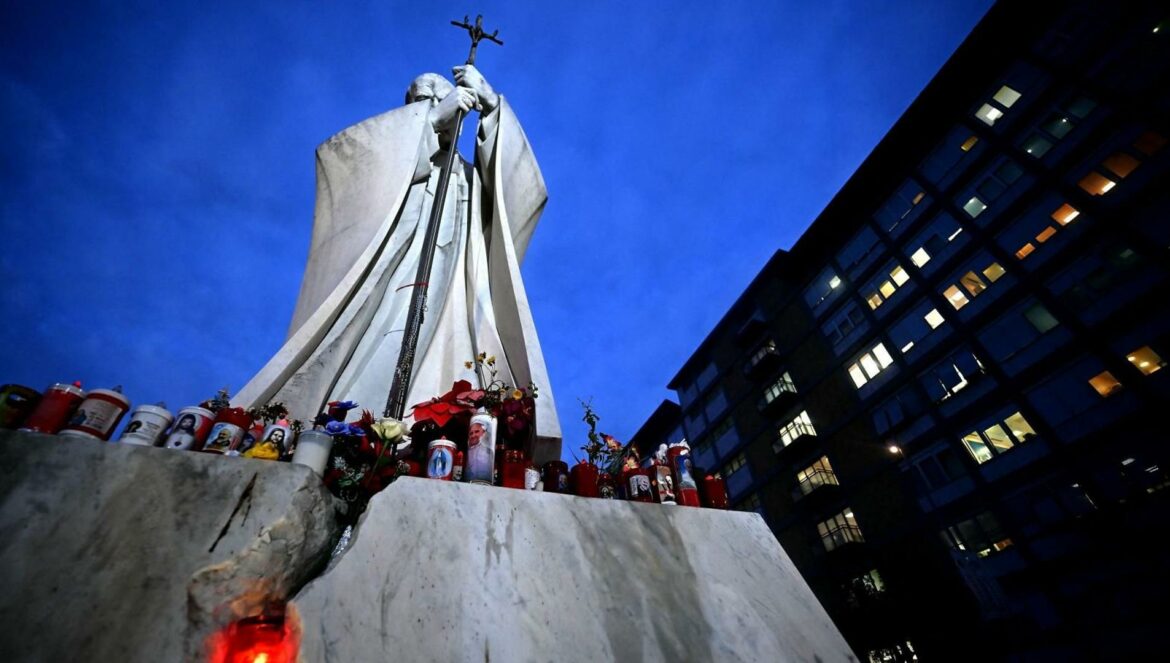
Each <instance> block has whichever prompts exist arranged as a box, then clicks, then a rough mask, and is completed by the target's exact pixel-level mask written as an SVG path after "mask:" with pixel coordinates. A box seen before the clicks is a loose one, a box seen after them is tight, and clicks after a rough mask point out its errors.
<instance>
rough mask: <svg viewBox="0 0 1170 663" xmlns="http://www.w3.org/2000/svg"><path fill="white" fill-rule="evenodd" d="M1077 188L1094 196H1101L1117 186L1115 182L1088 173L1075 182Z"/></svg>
mask: <svg viewBox="0 0 1170 663" xmlns="http://www.w3.org/2000/svg"><path fill="white" fill-rule="evenodd" d="M1077 186H1079V187H1081V188H1082V189H1084V190H1085V191H1087V192H1089V193H1091V194H1093V195H1094V196H1103V195H1105V194H1107V193H1109V190H1110V189H1112V188H1113V187H1115V186H1117V182H1114V181H1113V180H1111V179H1109V178H1108V177H1105V176H1104V175H1102V174H1101V173H1089V174H1088V175H1085V176H1084V177H1083V178H1081V181H1080V182H1077Z"/></svg>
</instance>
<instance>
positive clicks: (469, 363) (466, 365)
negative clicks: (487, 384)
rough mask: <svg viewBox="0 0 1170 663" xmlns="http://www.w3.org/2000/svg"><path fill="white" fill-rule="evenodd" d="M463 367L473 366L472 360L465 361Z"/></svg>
mask: <svg viewBox="0 0 1170 663" xmlns="http://www.w3.org/2000/svg"><path fill="white" fill-rule="evenodd" d="M463 368H471V362H469V361H465V362H463Z"/></svg>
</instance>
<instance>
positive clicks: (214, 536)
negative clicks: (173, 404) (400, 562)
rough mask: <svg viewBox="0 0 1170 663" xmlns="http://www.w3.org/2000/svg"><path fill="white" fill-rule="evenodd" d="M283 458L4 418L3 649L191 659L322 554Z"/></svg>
mask: <svg viewBox="0 0 1170 663" xmlns="http://www.w3.org/2000/svg"><path fill="white" fill-rule="evenodd" d="M334 529H335V524H334V518H333V509H332V502H331V499H330V496H329V493H328V492H327V491H326V490H325V489H324V487H323V486H322V485H321V480H320V478H319V477H317V475H315V474H313V472H312V471H311V470H309V469H307V468H305V467H301V466H299V465H291V464H289V463H277V462H269V461H260V460H251V459H247V458H225V457H221V456H212V455H208V454H200V453H193V452H181V451H171V450H168V449H156V448H152V447H138V446H132V445H123V444H111V443H103V442H98V441H96V440H92V441H91V440H84V439H78V438H67V437H57V436H52V435H35V434H25V433H15V432H12V431H0V588H2V590H0V661H5V662H15V661H87V662H104V661H117V662H119V663H122V662H126V661H144V662H147V661H149V662H150V663H157V662H159V661H182V660H188V661H196V660H203V658H204V657H203V653H202V645H203V641H204V639H205V637H206V636H207V635H208V634H210V633H211V632H213V631H214V630H215V629H217V628H219V627H220V626H222V625H223V624H226V623H228V622H230V621H232V620H233V619H235V618H237V617H242V616H247V615H251V614H256V613H257V612H258V611H259V610H260V609H261V608H262V606H263V605H264V602H265V601H267V600H269V599H277V600H281V599H285V598H287V596H288V594H289V593H291V592H292V591H294V590H296V589H297V588H299V587H300V586H301V585H302V584H303V583H304V582H305V581H306V580H308V579H309V578H310V577H311V576H312V575H313V574H315V573H316V572H318V571H319V569H320V568H321V566H322V565H323V562H324V560H325V558H327V556H328V553H329V550H330V543H331V539H332V537H333V535H334Z"/></svg>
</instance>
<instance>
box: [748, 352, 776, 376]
mask: <svg viewBox="0 0 1170 663" xmlns="http://www.w3.org/2000/svg"><path fill="white" fill-rule="evenodd" d="M780 364H781V361H780V351H779V350H777V349H776V348H775V347H772V346H766V347H764V348H761V349H760V350H759V351H758V352H756V354H754V355H752V357H751V359H750V360H749V361H748V364H747V366H745V367H744V369H743V372H744V375H747V376H748V377H749V378H750V379H752V380H758V379H760V378H761V377H763V376H765V375H768V374H769V373H771V372H773V371H775V370H776V369H777V368H779V367H780Z"/></svg>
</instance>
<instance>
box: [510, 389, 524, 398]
mask: <svg viewBox="0 0 1170 663" xmlns="http://www.w3.org/2000/svg"><path fill="white" fill-rule="evenodd" d="M512 398H513V399H514V400H520V399H521V398H524V392H523V391H521V390H519V389H513V390H512Z"/></svg>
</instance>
